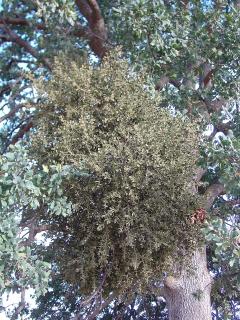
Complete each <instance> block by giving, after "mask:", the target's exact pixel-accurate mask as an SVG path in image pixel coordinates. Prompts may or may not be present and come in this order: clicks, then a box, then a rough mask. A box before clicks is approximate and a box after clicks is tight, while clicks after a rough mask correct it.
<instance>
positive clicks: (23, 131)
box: [9, 120, 33, 144]
mask: <svg viewBox="0 0 240 320" xmlns="http://www.w3.org/2000/svg"><path fill="white" fill-rule="evenodd" d="M32 127H33V122H32V121H31V120H30V121H29V122H28V123H27V124H24V125H23V126H21V128H20V129H19V131H18V133H17V134H16V135H15V136H14V137H13V138H12V140H11V142H10V143H9V144H16V143H17V142H18V141H19V140H20V139H22V137H23V136H24V135H25V134H26V133H27V132H28V131H29V130H30V129H31V128H32Z"/></svg>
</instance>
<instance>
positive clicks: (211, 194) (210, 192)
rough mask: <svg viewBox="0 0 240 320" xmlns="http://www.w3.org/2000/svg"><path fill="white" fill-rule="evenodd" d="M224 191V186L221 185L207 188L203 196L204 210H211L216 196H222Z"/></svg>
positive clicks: (217, 184) (216, 184)
mask: <svg viewBox="0 0 240 320" xmlns="http://www.w3.org/2000/svg"><path fill="white" fill-rule="evenodd" d="M224 191H225V189H224V185H223V184H221V183H214V184H212V185H210V186H209V187H208V189H207V190H206V192H205V194H204V196H205V209H206V210H209V209H211V207H212V205H213V203H214V201H215V200H216V198H217V197H218V196H220V195H221V194H223V193H224Z"/></svg>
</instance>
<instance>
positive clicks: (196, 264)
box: [163, 169, 224, 320]
mask: <svg viewBox="0 0 240 320" xmlns="http://www.w3.org/2000/svg"><path fill="white" fill-rule="evenodd" d="M198 174H199V175H198ZM202 174H204V170H201V169H199V170H198V172H197V174H196V176H195V178H194V180H195V181H199V180H200V179H201V176H202ZM193 192H196V190H193ZM223 193H224V186H223V185H222V184H220V183H214V184H212V185H210V186H209V187H208V189H207V190H206V192H205V205H204V210H209V209H210V208H211V207H212V205H213V203H214V201H215V200H216V198H217V197H218V196H219V195H221V194H223ZM211 287H212V277H211V276H210V273H209V271H208V269H207V256H206V248H205V246H203V247H201V248H198V249H196V250H195V251H194V252H193V253H192V255H191V256H189V257H188V259H187V263H185V264H183V265H182V266H180V267H179V266H176V274H175V276H174V277H172V276H169V277H167V278H166V281H165V285H164V289H163V295H164V297H165V299H166V302H167V306H168V312H169V320H211V319H212V317H211Z"/></svg>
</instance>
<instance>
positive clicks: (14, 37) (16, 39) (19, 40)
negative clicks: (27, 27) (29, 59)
mask: <svg viewBox="0 0 240 320" xmlns="http://www.w3.org/2000/svg"><path fill="white" fill-rule="evenodd" d="M4 30H5V32H6V33H7V34H8V36H9V38H10V41H12V42H15V43H16V44H18V45H19V46H20V47H22V48H24V49H25V50H26V51H27V52H28V53H30V54H31V55H32V56H33V57H34V58H36V59H37V60H40V61H42V62H43V64H44V65H45V66H46V67H47V68H48V69H50V70H51V65H50V63H49V61H48V59H46V58H42V57H40V55H39V53H38V52H37V50H36V49H35V48H33V47H32V46H31V45H30V44H29V43H28V42H27V41H25V40H23V39H22V38H20V37H19V35H18V34H17V33H16V32H15V31H13V30H11V29H10V28H9V27H8V26H6V25H5V26H4Z"/></svg>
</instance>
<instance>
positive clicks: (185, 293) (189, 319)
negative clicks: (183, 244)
mask: <svg viewBox="0 0 240 320" xmlns="http://www.w3.org/2000/svg"><path fill="white" fill-rule="evenodd" d="M206 261H207V260H206V253H205V248H201V249H199V250H196V251H195V252H194V253H193V255H192V256H191V257H190V259H189V261H188V263H187V265H186V266H185V267H183V268H182V270H181V271H180V275H179V277H176V278H173V277H168V278H167V279H166V282H165V298H166V302H167V306H168V311H169V320H211V319H212V318H211V301H210V294H211V283H212V279H211V276H210V274H209V272H208V270H207V264H206Z"/></svg>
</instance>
